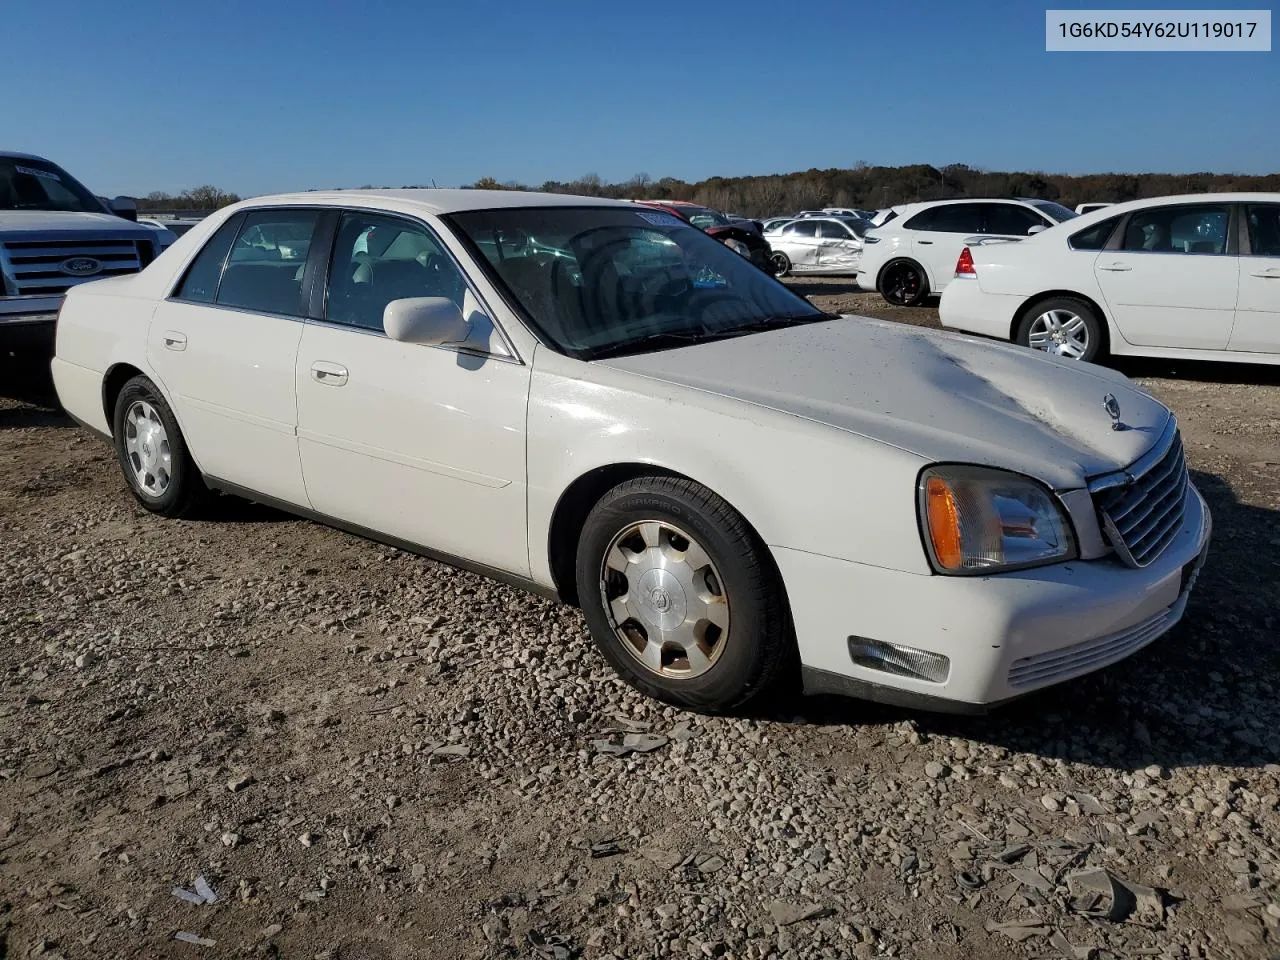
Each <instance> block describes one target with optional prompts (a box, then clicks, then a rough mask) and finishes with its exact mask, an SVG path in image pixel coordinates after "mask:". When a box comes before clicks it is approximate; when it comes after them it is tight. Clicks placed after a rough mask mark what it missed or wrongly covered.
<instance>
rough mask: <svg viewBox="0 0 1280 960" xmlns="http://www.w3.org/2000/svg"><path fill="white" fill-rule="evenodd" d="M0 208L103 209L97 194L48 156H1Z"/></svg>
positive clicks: (90, 210)
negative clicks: (45, 157)
mask: <svg viewBox="0 0 1280 960" xmlns="http://www.w3.org/2000/svg"><path fill="white" fill-rule="evenodd" d="M0 210H60V211H63V212H65V213H105V212H106V211H104V210H103V208H102V204H101V203H100V202H99V201H98V198H97V197H95V196H94V195H93V194H92V193H90V192H89V191H88V190H87V189H85V187H84V186H83V185H82V184H80V183H77V182H76V181H75V180H73V179H72V178H71V176H70V175H69V174H67V172H66V171H65V170H61V169H59V168H58V167H55V166H54V165H53V164H52V163H49V162H48V161H47V160H28V159H26V158H18V157H0Z"/></svg>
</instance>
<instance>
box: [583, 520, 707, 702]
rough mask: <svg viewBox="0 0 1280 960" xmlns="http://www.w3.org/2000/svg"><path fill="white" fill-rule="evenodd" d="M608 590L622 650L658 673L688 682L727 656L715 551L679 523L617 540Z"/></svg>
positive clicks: (609, 555)
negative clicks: (692, 535)
mask: <svg viewBox="0 0 1280 960" xmlns="http://www.w3.org/2000/svg"><path fill="white" fill-rule="evenodd" d="M600 592H601V596H602V597H603V598H604V605H605V610H606V612H607V613H608V615H609V621H610V626H612V627H613V631H614V633H615V634H616V635H617V637H618V639H619V640H621V641H622V646H623V647H624V648H625V649H626V651H627V652H628V653H630V654H631V655H632V656H633V657H635V659H636V660H637V662H639V663H640V665H641V666H643V667H644V668H645V669H646V670H648V671H649V672H650V673H653V674H655V675H657V676H660V677H670V678H678V679H686V680H687V679H690V678H692V677H696V676H699V675H700V674H702V673H705V672H706V671H707V670H709V669H711V667H712V666H713V665H714V664H715V662H716V661H717V660H718V659H719V658H720V655H721V653H723V652H724V648H725V644H726V642H727V641H728V639H729V598H728V597H727V596H726V595H725V591H724V582H723V581H722V580H721V579H720V572H719V571H718V570H717V569H716V565H715V564H714V563H713V562H712V561H711V557H710V556H708V555H707V552H706V551H705V550H704V549H703V548H702V547H701V546H700V545H699V544H698V543H697V541H695V540H693V539H692V538H691V537H690V536H689V535H688V534H687V533H685V532H684V531H683V530H681V529H680V528H678V527H676V526H674V525H673V524H669V523H667V522H666V521H664V520H643V521H640V522H639V523H633V524H631V525H630V526H628V527H626V528H624V529H623V530H622V531H621V532H620V533H619V534H618V535H617V536H616V537H614V538H613V542H612V543H610V544H609V549H608V550H606V551H605V555H604V562H603V564H602V566H601V570H600Z"/></svg>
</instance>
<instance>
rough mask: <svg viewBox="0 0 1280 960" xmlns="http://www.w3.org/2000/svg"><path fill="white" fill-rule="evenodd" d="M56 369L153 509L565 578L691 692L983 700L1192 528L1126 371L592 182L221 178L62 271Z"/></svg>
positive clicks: (1197, 516)
mask: <svg viewBox="0 0 1280 960" xmlns="http://www.w3.org/2000/svg"><path fill="white" fill-rule="evenodd" d="M53 375H54V381H55V383H56V385H57V390H58V396H59V398H60V400H61V402H62V404H63V406H64V407H65V408H66V410H67V411H68V412H69V413H70V414H71V415H72V416H74V417H75V418H76V419H78V420H79V421H80V422H81V423H83V424H84V425H86V426H87V427H89V428H90V429H92V430H94V431H96V432H98V433H100V434H102V435H103V436H105V437H107V438H109V439H110V441H111V443H112V444H113V445H114V447H115V451H116V455H117V459H118V462H119V466H120V469H121V472H122V474H123V478H124V482H125V483H126V484H127V485H128V489H129V490H130V491H131V493H132V495H133V496H134V497H135V498H136V500H137V501H138V503H140V504H141V505H142V506H143V507H144V508H146V509H147V510H150V511H152V512H154V513H157V514H160V515H163V516H170V517H172V516H179V515H182V514H184V513H187V512H188V511H190V510H192V509H194V508H196V507H197V506H198V504H199V502H200V500H201V499H202V498H203V497H204V496H205V495H206V494H207V493H208V491H209V490H210V489H212V490H218V491H222V492H224V493H231V494H239V495H241V496H244V497H247V498H250V499H253V500H256V501H260V502H262V503H267V504H273V505H275V506H278V507H279V508H281V509H283V510H287V511H291V512H293V513H296V514H299V515H301V516H305V517H311V518H313V519H316V520H318V521H320V522H323V523H328V524H331V525H333V526H336V527H340V528H343V529H346V530H348V531H351V532H353V533H356V534H359V535H362V536H365V537H368V538H371V539H374V540H379V541H383V542H386V543H390V544H394V545H396V546H398V547H401V548H403V549H407V550H411V551H416V552H419V553H422V554H425V555H428V556H434V557H437V558H441V559H444V560H445V561H447V562H450V563H454V564H457V565H460V566H465V567H468V568H471V569H476V570H480V571H484V572H487V573H489V574H491V575H493V576H496V577H500V578H502V579H505V580H508V581H512V582H515V583H519V584H521V585H522V586H525V587H528V588H529V589H532V590H535V591H538V592H540V593H543V594H546V595H550V596H556V597H560V598H563V599H564V600H566V601H569V602H573V603H577V604H580V605H581V607H582V609H583V612H584V614H585V617H586V622H587V626H588V627H589V629H590V631H591V634H592V635H593V637H594V638H595V641H596V643H597V645H598V646H599V648H600V650H601V652H602V653H603V655H604V656H605V658H606V659H607V660H608V661H609V662H610V663H611V664H612V665H613V667H614V668H615V669H616V670H617V671H618V672H619V673H620V674H621V675H622V676H623V677H625V678H626V679H627V680H628V681H629V682H631V683H632V684H633V685H635V686H636V687H637V688H638V689H640V690H642V691H644V692H646V693H648V694H651V695H652V696H655V697H659V698H661V699H663V700H666V701H668V702H671V703H675V704H679V705H682V706H687V707H692V708H696V709H702V710H730V709H736V708H739V707H741V706H742V705H743V704H745V703H747V702H749V701H753V700H756V699H758V698H760V697H761V696H763V695H765V694H766V693H767V692H768V691H770V690H772V689H775V688H776V687H777V686H778V685H779V684H780V683H782V682H783V681H784V680H785V679H786V678H787V677H789V676H791V675H792V674H793V671H794V672H799V673H800V674H801V675H802V676H803V680H804V684H805V688H806V689H808V690H811V691H822V692H843V693H852V694H856V695H860V696H866V697H871V698H875V699H881V700H890V701H894V702H902V703H913V704H919V705H924V706H935V707H943V708H948V709H970V710H973V709H982V708H983V707H985V706H987V705H989V704H992V703H996V702H999V701H1003V700H1006V699H1009V698H1011V697H1015V696H1019V695H1021V694H1025V693H1027V692H1029V691H1033V690H1036V689H1038V688H1041V687H1044V686H1047V685H1049V684H1052V683H1057V682H1059V681H1062V680H1066V679H1069V678H1071V677H1075V676H1079V675H1080V674H1083V673H1087V672H1089V671H1091V670H1095V669H1097V668H1099V667H1102V666H1104V665H1106V664H1109V663H1112V662H1114V661H1116V660H1119V659H1120V658H1122V657H1125V656H1127V655H1128V654H1130V653H1132V652H1134V651H1135V650H1137V649H1139V648H1141V647H1143V646H1145V645H1146V644H1148V643H1150V642H1152V641H1153V640H1154V639H1155V638H1156V637H1158V636H1160V635H1161V634H1163V633H1164V632H1165V631H1167V630H1168V629H1169V628H1170V627H1171V626H1173V624H1174V623H1176V622H1177V621H1178V619H1179V618H1180V617H1181V616H1182V614H1183V611H1184V609H1185V607H1186V604H1187V597H1188V593H1189V591H1190V589H1191V585H1192V582H1193V581H1194V579H1195V574H1196V572H1197V570H1198V569H1199V565H1200V562H1201V559H1202V558H1203V556H1204V551H1205V547H1206V544H1207V542H1208V538H1209V526H1210V521H1209V514H1208V511H1207V510H1206V508H1205V505H1204V502H1203V501H1202V500H1201V498H1200V496H1199V494H1198V493H1197V492H1196V490H1195V488H1194V487H1193V486H1192V485H1191V483H1190V481H1189V477H1188V473H1187V469H1186V465H1185V463H1184V461H1183V457H1182V447H1181V443H1180V441H1179V437H1178V430H1177V425H1176V423H1175V421H1174V418H1173V416H1172V414H1171V413H1170V412H1169V410H1168V409H1167V408H1166V407H1164V406H1163V405H1162V404H1160V403H1159V402H1158V401H1157V400H1155V399H1154V398H1153V397H1151V396H1150V395H1149V394H1147V393H1145V392H1144V391H1142V390H1141V389H1139V388H1138V387H1136V386H1135V385H1134V384H1132V383H1131V382H1129V381H1128V380H1127V379H1126V378H1125V377H1123V376H1121V375H1120V374H1117V373H1113V372H1110V371H1107V370H1103V369H1092V368H1089V369H1086V368H1082V367H1079V366H1078V365H1075V364H1071V363H1066V362H1062V361H1058V360H1054V359H1052V358H1049V357H1039V358H1036V357H1034V356H1032V355H1030V354H1028V353H1027V352H1026V351H1024V350H1019V349H1017V348H1014V347H1000V346H997V347H992V346H991V345H990V344H988V343H985V342H983V341H979V340H976V339H973V338H967V337H957V336H955V335H951V334H945V333H938V332H934V331H922V330H920V329H919V328H916V327H908V326H903V325H897V324H890V323H883V322H877V321H873V320H865V319H849V318H842V317H834V316H830V315H828V314H825V313H823V312H821V311H819V310H818V309H817V308H815V307H814V306H813V305H812V304H810V303H809V302H808V301H806V300H804V299H803V298H801V297H799V296H797V295H795V294H793V293H792V292H791V291H789V290H788V289H787V288H786V287H785V286H784V285H782V284H780V283H778V282H777V281H776V280H774V279H773V278H772V277H770V276H768V275H766V274H765V273H763V272H762V271H760V270H759V269H757V268H756V267H754V266H753V265H752V264H751V263H750V262H748V261H746V260H744V259H743V258H742V257H740V256H738V255H737V254H735V253H734V252H733V251H731V250H729V249H728V248H726V247H725V246H724V245H723V244H720V243H718V242H717V241H716V240H714V239H712V238H711V237H709V236H707V235H706V234H705V233H703V232H702V231H700V230H698V229H696V228H694V227H692V226H690V225H689V224H688V223H686V222H685V221H683V220H681V219H680V218H678V217H675V216H673V215H671V214H670V213H666V212H663V211H659V210H653V209H648V208H644V207H640V206H638V205H637V204H634V203H627V202H622V201H608V200H600V199H587V198H576V197H567V196H561V195H544V194H526V193H516V192H508V191H496V192H490V191H483V190H458V191H450V190H405V191H350V192H345V191H343V192H327V193H321V192H317V193H303V194H296V195H292V196H282V197H271V198H259V199H255V200H252V201H246V202H244V203H240V204H237V205H235V206H232V207H228V208H226V209H224V210H222V211H219V212H218V213H217V214H215V215H213V216H212V217H210V218H209V219H208V221H206V222H205V223H202V224H200V226H198V227H196V228H194V229H193V230H191V231H190V232H189V233H187V234H186V235H185V236H183V237H181V238H180V239H179V240H178V241H177V242H176V243H175V244H174V245H173V246H172V247H170V248H169V250H168V251H167V252H166V253H164V254H163V255H161V256H160V257H159V258H157V259H156V261H155V262H154V263H153V264H152V265H151V266H149V267H148V268H147V269H146V270H144V271H143V272H142V273H140V274H137V275H135V276H130V277H126V278H118V279H111V280H104V281H102V282H96V283H90V284H85V285H81V286H77V287H74V288H73V289H72V291H71V293H70V295H69V296H68V297H67V300H66V303H65V305H64V307H63V309H62V313H61V316H60V319H59V322H58V327H57V355H56V357H55V359H54V361H53ZM1046 398H1048V399H1046ZM1104 400H1105V405H1104ZM1117 423H1119V424H1122V425H1123V426H1124V427H1125V429H1118V428H1117V427H1116V424H1117ZM800 478H803V482H802V483H800V484H798V483H797V481H798V479H800ZM511 642H512V643H521V642H525V638H521V637H518V636H516V637H512V638H511ZM530 642H533V641H530ZM536 642H538V643H545V642H547V641H546V638H540V639H538V640H537V641H536Z"/></svg>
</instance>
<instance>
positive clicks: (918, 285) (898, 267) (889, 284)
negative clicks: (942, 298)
mask: <svg viewBox="0 0 1280 960" xmlns="http://www.w3.org/2000/svg"><path fill="white" fill-rule="evenodd" d="M876 286H878V287H879V288H880V296H882V297H884V299H885V302H887V303H891V304H893V305H894V306H895V307H918V306H919V305H920V304H922V303H924V300H925V298H926V297H927V296H929V277H928V275H927V274H926V273H925V272H924V267H922V266H920V264H918V263H916V262H915V261H914V260H892V261H890V262H889V263H888V264H887V265H886V266H885V268H884V269H883V270H881V271H880V279H879V280H878V281H877V282H876Z"/></svg>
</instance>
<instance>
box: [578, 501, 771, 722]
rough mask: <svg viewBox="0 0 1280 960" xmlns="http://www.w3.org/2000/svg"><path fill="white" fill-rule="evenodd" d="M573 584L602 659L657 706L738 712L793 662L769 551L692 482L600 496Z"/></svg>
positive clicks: (582, 544)
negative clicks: (574, 583) (654, 700)
mask: <svg viewBox="0 0 1280 960" xmlns="http://www.w3.org/2000/svg"><path fill="white" fill-rule="evenodd" d="M577 580H578V597H579V599H580V601H581V603H582V610H583V613H584V614H585V615H586V619H587V625H588V626H589V627H590V629H591V634H592V637H593V638H594V639H595V641H596V644H597V645H598V646H599V647H600V650H601V652H602V653H603V654H604V656H605V659H607V660H608V661H609V663H610V664H611V665H612V666H613V668H614V669H615V670H616V671H617V672H618V673H619V674H620V675H621V676H622V677H623V678H624V679H625V680H627V681H628V682H629V683H630V684H631V685H632V686H634V687H635V688H636V689H638V690H640V691H641V692H642V693H645V694H647V695H649V696H651V697H654V698H656V699H659V700H663V701H666V702H667V703H672V704H676V705H678V706H682V707H689V708H692V709H695V710H703V711H708V712H720V711H725V710H732V709H736V708H739V707H741V706H743V705H744V704H746V703H748V702H749V701H752V700H754V699H755V698H757V697H759V696H760V695H761V694H763V693H765V692H766V691H768V690H769V689H770V688H771V687H773V686H774V685H775V684H776V683H777V682H778V681H779V680H780V678H781V677H782V676H783V674H784V673H785V671H786V669H787V667H788V665H789V664H790V663H791V662H792V660H793V651H794V640H793V636H792V630H791V622H790V617H789V616H788V613H787V608H786V602H785V600H784V597H783V591H782V584H781V579H780V577H779V576H778V572H777V570H776V568H775V567H774V565H773V560H772V558H771V557H770V556H769V555H768V551H767V549H766V548H765V546H764V545H763V544H762V543H760V541H759V538H758V537H757V536H756V535H755V534H754V533H753V532H752V530H751V528H750V527H749V526H748V525H747V523H746V521H745V520H743V519H742V517H741V516H740V515H739V514H738V513H737V512H736V511H735V510H734V509H733V508H732V507H730V506H729V505H728V504H727V503H726V502H725V501H724V500H722V499H721V498H720V497H718V496H716V495H715V494H714V493H712V492H711V491H709V490H707V489H706V488H704V487H702V486H700V485H698V484H696V483H693V482H692V481H689V480H682V479H676V478H672V477H641V478H638V479H635V480H630V481H627V482H626V483H623V484H620V485H619V486H617V487H615V488H614V489H613V490H611V491H609V492H608V493H607V494H605V495H604V497H603V498H601V500H600V502H599V503H597V504H596V506H595V507H594V509H592V511H591V514H590V515H589V516H588V518H587V522H586V524H585V526H584V527H583V531H582V537H581V539H580V541H579V545H578V566H577Z"/></svg>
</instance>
